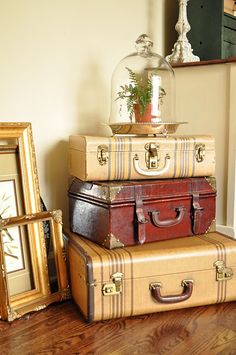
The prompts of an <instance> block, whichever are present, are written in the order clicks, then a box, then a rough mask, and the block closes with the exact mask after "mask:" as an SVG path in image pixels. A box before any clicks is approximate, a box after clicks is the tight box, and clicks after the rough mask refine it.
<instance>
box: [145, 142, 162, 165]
mask: <svg viewBox="0 0 236 355" xmlns="http://www.w3.org/2000/svg"><path fill="white" fill-rule="evenodd" d="M144 148H145V149H146V150H147V152H146V153H145V161H146V166H147V168H148V169H157V168H158V165H159V164H158V163H159V161H160V157H159V152H158V149H160V146H159V145H158V144H156V143H155V142H154V143H153V142H151V143H146V144H145V146H144Z"/></svg>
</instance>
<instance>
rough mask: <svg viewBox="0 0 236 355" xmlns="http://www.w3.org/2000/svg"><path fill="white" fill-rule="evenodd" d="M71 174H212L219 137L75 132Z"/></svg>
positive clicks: (98, 176)
mask: <svg viewBox="0 0 236 355" xmlns="http://www.w3.org/2000/svg"><path fill="white" fill-rule="evenodd" d="M69 173H70V175H72V176H75V177H77V178H79V179H80V180H83V181H104V180H143V179H162V178H164V179H166V178H179V177H192V176H211V175H214V173H215V140H214V138H213V137H212V136H204V135H199V136H170V137H153V136H145V137H143V136H140V137H133V136H119V137H118V136H117V137H110V138H108V137H93V136H82V135H72V136H70V138H69Z"/></svg>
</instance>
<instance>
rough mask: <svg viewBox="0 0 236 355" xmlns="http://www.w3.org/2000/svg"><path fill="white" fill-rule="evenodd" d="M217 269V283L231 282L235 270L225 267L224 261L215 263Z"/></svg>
mask: <svg viewBox="0 0 236 355" xmlns="http://www.w3.org/2000/svg"><path fill="white" fill-rule="evenodd" d="M214 266H215V267H216V281H225V280H230V279H232V277H233V274H234V273H233V270H232V269H231V268H230V267H226V266H225V262H224V261H223V260H217V261H216V262H215V263H214Z"/></svg>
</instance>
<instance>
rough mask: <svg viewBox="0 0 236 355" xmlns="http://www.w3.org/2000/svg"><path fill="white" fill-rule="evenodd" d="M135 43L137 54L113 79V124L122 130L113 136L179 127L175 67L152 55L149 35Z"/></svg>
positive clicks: (129, 57) (135, 53) (130, 57)
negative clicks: (162, 127) (176, 113)
mask: <svg viewBox="0 0 236 355" xmlns="http://www.w3.org/2000/svg"><path fill="white" fill-rule="evenodd" d="M135 43H136V46H135V47H136V52H134V53H132V54H130V55H128V56H127V57H125V58H123V59H122V60H121V61H120V62H119V63H118V65H117V67H116V68H115V70H114V73H113V76H112V82H111V111H110V118H109V125H110V127H111V129H112V130H113V129H116V128H117V127H121V128H122V129H121V132H117V131H115V132H114V131H113V133H137V132H136V130H137V129H138V133H144V134H145V133H150V132H146V131H142V129H145V130H146V129H147V127H148V128H150V127H151V130H152V129H153V127H154V128H155V127H159V126H163V123H167V125H168V124H172V126H173V125H175V124H177V122H175V77H174V71H173V69H172V67H171V66H170V64H169V63H168V62H167V61H166V60H165V59H164V58H163V57H161V56H160V55H158V54H156V53H154V52H152V46H153V42H152V41H151V40H150V38H149V37H148V36H147V35H145V34H143V35H141V36H139V37H138V39H137V40H136V42H135ZM137 126H138V127H137ZM165 129H166V126H165ZM133 130H135V132H133ZM151 133H152V132H151ZM154 133H155V132H154Z"/></svg>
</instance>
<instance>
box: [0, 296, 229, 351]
mask: <svg viewBox="0 0 236 355" xmlns="http://www.w3.org/2000/svg"><path fill="white" fill-rule="evenodd" d="M0 354H1V355H27V354H44V355H49V354H63V355H64V354H69V355H71V354H98V355H108V354H109V355H110V354H121V355H132V354H143V355H149V354H160V355H162V354H171V355H178V354H181V355H183V354H184V355H194V354H199V355H200V354H201V355H212V354H214V355H216V354H217V355H233V354H236V302H231V303H223V304H218V305H212V306H205V307H195V308H189V309H185V310H184V309H182V310H177V311H169V312H163V313H155V314H151V315H146V316H138V317H133V318H131V317H130V318H123V319H116V320H109V321H103V322H97V323H91V324H88V323H86V322H85V321H84V320H83V318H82V316H81V315H80V313H79V311H78V308H77V307H76V305H75V304H74V303H73V301H66V302H63V303H58V304H53V305H51V306H49V307H48V308H46V309H44V310H42V311H39V312H35V313H31V314H30V315H27V316H25V317H23V318H21V319H18V320H15V321H14V322H12V323H7V322H3V321H0Z"/></svg>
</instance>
